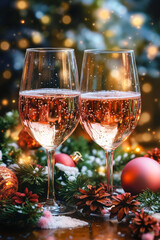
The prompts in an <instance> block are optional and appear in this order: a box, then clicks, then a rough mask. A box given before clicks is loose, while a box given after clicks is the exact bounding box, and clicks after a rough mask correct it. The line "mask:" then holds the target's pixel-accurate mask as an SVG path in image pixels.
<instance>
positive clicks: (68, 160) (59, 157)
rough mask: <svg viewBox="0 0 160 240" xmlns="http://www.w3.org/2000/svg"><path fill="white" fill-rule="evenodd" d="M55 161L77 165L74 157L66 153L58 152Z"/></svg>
mask: <svg viewBox="0 0 160 240" xmlns="http://www.w3.org/2000/svg"><path fill="white" fill-rule="evenodd" d="M55 163H61V164H64V165H65V166H69V167H75V163H74V161H73V159H72V158H71V157H70V156H69V155H67V154H65V153H59V154H56V155H55Z"/></svg>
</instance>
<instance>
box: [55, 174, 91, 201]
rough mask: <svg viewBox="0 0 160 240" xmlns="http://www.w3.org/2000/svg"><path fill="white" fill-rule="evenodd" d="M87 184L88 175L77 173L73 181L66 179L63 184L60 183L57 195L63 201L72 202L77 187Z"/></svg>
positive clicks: (88, 181)
mask: <svg viewBox="0 0 160 240" xmlns="http://www.w3.org/2000/svg"><path fill="white" fill-rule="evenodd" d="M88 184H90V180H89V178H88V176H86V175H81V174H79V175H78V176H77V178H76V180H74V181H68V180H66V183H65V185H61V187H60V189H59V193H58V195H59V197H60V198H61V199H63V201H66V202H67V203H70V204H74V203H75V202H76V199H75V197H74V195H75V194H78V192H79V188H85V187H86V186H87V185H88Z"/></svg>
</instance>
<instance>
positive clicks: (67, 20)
mask: <svg viewBox="0 0 160 240" xmlns="http://www.w3.org/2000/svg"><path fill="white" fill-rule="evenodd" d="M71 21H72V19H71V17H70V16H69V15H64V16H63V18H62V22H63V23H64V24H70V23H71Z"/></svg>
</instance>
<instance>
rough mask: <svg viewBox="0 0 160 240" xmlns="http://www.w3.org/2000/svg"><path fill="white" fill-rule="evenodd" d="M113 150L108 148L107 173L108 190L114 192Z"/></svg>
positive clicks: (106, 152)
mask: <svg viewBox="0 0 160 240" xmlns="http://www.w3.org/2000/svg"><path fill="white" fill-rule="evenodd" d="M113 153H114V151H113V150H106V151H105V154H106V175H107V186H108V191H111V193H112V192H113Z"/></svg>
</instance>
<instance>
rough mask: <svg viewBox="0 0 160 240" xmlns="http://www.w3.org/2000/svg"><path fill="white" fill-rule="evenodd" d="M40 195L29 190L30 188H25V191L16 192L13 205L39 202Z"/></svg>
mask: <svg viewBox="0 0 160 240" xmlns="http://www.w3.org/2000/svg"><path fill="white" fill-rule="evenodd" d="M38 198H39V196H38V195H37V194H33V193H32V191H30V192H29V191H28V188H26V189H25V191H24V193H20V192H16V193H15V195H14V196H13V197H12V204H13V205H19V204H20V205H26V202H27V201H28V202H30V203H38Z"/></svg>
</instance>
